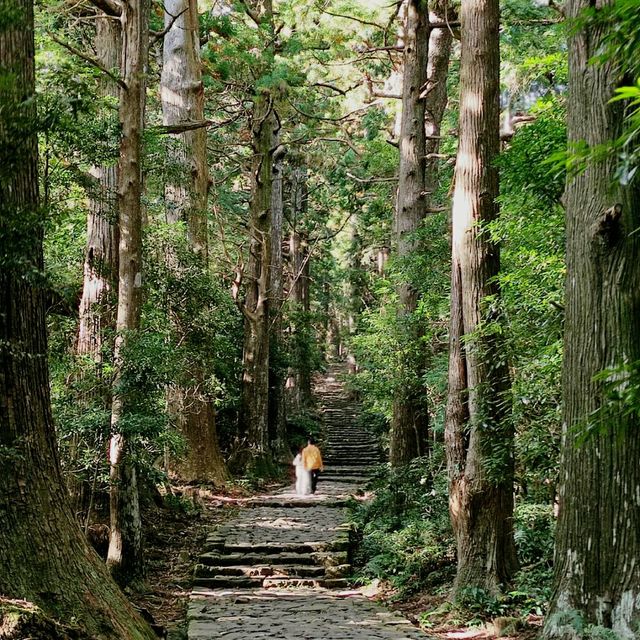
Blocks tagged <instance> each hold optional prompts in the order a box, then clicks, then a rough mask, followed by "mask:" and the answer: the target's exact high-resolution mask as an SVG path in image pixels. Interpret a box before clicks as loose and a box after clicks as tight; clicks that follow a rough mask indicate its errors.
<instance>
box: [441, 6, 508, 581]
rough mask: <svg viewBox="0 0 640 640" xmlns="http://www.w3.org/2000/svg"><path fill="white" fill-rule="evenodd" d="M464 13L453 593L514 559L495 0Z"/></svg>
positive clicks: (449, 433)
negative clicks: (502, 313) (502, 325)
mask: <svg viewBox="0 0 640 640" xmlns="http://www.w3.org/2000/svg"><path fill="white" fill-rule="evenodd" d="M461 19H462V53H461V66H460V144H459V148H458V158H457V162H456V172H455V181H456V188H455V193H454V200H453V239H452V292H451V305H452V309H451V325H450V341H451V344H450V360H449V384H450V397H449V404H448V407H447V415H446V421H445V438H446V443H447V463H448V469H449V486H450V491H449V496H450V497H449V506H450V511H451V520H452V524H453V528H454V531H455V534H456V539H457V546H458V571H457V576H456V583H455V591H456V593H457V592H459V591H460V590H461V589H463V588H465V587H480V588H483V589H486V590H488V591H491V592H496V591H497V590H498V589H499V588H500V586H501V585H505V584H508V582H509V580H510V579H511V576H512V574H513V572H514V570H515V569H516V567H517V559H516V554H515V547H514V542H513V526H512V518H513V427H512V424H511V422H510V419H509V397H508V393H509V378H508V368H507V363H506V358H505V354H504V347H503V346H502V342H501V340H500V337H499V336H500V332H499V331H498V330H496V327H495V326H492V325H495V324H496V323H499V322H500V317H499V295H500V292H499V290H498V288H497V285H496V282H495V277H496V275H497V274H498V271H499V266H500V260H499V252H498V247H497V246H495V245H494V244H493V243H491V242H490V240H489V239H488V238H487V235H486V233H483V229H482V227H483V226H484V225H485V224H486V223H487V222H490V221H491V220H493V219H494V218H495V217H496V215H497V213H498V211H497V204H496V201H495V199H496V197H497V195H498V173H497V169H496V167H495V158H496V156H497V154H498V150H499V142H500V141H499V67H500V55H499V44H498V27H499V7H498V0H466V1H465V2H463V4H462V10H461ZM465 385H466V388H465Z"/></svg>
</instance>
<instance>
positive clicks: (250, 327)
mask: <svg viewBox="0 0 640 640" xmlns="http://www.w3.org/2000/svg"><path fill="white" fill-rule="evenodd" d="M245 9H246V11H247V13H248V14H249V15H250V16H251V18H252V19H253V20H254V21H256V22H258V23H260V25H261V27H260V28H261V29H263V30H264V36H265V38H268V40H269V42H270V44H269V45H268V46H267V47H266V49H265V51H264V52H263V58H264V60H265V69H264V70H263V72H264V73H269V72H270V71H271V68H272V66H273V57H274V55H275V53H274V49H273V42H274V40H275V32H274V24H273V6H272V0H254V1H253V2H247V3H246V4H245ZM274 100H275V99H274V95H273V93H272V92H271V91H270V90H268V89H266V88H261V89H258V90H257V94H256V96H255V98H254V102H253V112H252V114H251V144H252V151H253V157H252V164H251V205H250V210H249V234H250V238H249V258H248V261H247V267H246V271H245V278H246V280H247V292H246V299H245V304H244V308H243V312H244V316H245V324H244V349H243V354H242V365H243V374H242V406H241V416H240V433H241V435H243V436H245V437H246V438H247V443H248V446H249V449H250V452H249V453H250V454H251V457H252V458H253V459H254V463H258V464H261V462H263V461H267V460H268V459H269V457H270V456H269V325H270V321H271V319H270V298H271V295H270V291H269V287H270V286H271V276H270V273H269V272H270V264H271V258H272V249H271V243H272V241H271V234H272V230H273V229H272V225H273V215H272V204H273V203H272V190H273V184H272V181H273V157H274V152H275V150H276V146H277V141H278V132H279V130H280V120H279V118H278V114H277V113H276V110H275V105H274Z"/></svg>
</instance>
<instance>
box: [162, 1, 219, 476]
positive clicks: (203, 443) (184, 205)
mask: <svg viewBox="0 0 640 640" xmlns="http://www.w3.org/2000/svg"><path fill="white" fill-rule="evenodd" d="M175 16H179V17H178V18H177V19H176V18H175ZM165 28H168V29H169V30H168V31H167V33H166V34H165V36H164V49H163V65H162V77H161V99H162V123H163V124H164V125H165V126H171V125H178V124H184V123H188V122H200V121H202V120H204V86H203V84H202V72H201V68H200V38H199V25H198V3H197V0H165ZM171 138H172V140H171V142H172V143H173V145H172V146H171V148H170V150H169V154H170V160H171V163H172V165H173V168H174V169H177V170H178V173H179V175H178V179H177V180H172V181H170V183H169V184H167V185H166V187H165V205H166V212H167V222H169V223H176V222H184V223H186V230H187V238H188V242H189V246H190V247H191V249H192V250H193V253H194V254H195V256H196V258H197V260H198V263H199V266H200V268H201V269H202V271H203V273H204V272H205V270H206V269H207V254H208V231H207V197H208V193H209V166H208V163H207V133H206V129H205V128H199V129H194V130H193V131H186V132H184V133H181V134H177V135H173V136H171ZM172 263H173V264H172V265H170V267H171V268H174V269H176V270H178V271H179V270H181V268H182V267H181V265H180V264H178V263H177V258H176V257H175V256H174V257H173V259H172ZM177 330H178V333H179V335H180V336H181V339H187V340H188V339H189V335H188V329H181V328H180V327H177ZM191 374H192V376H193V379H194V381H193V387H192V388H188V389H187V388H177V389H174V390H172V392H171V393H170V395H169V411H170V413H171V414H172V415H173V416H174V418H175V420H176V421H177V423H178V426H179V429H180V432H181V433H182V435H183V437H184V439H185V441H186V444H187V452H186V454H185V456H184V458H182V459H181V460H178V461H175V462H174V464H173V467H174V470H175V471H176V472H177V474H178V475H179V476H180V477H181V478H182V479H183V480H185V481H188V482H194V481H207V482H214V483H217V484H222V483H224V482H225V481H226V480H228V479H229V473H228V471H227V468H226V464H225V461H224V458H223V457H222V452H221V451H220V444H219V441H218V434H217V431H216V418H215V406H214V399H213V398H210V397H207V396H206V395H205V394H203V393H202V392H200V391H199V389H200V388H202V387H203V386H204V381H205V377H206V371H205V370H204V368H203V367H202V366H200V365H194V368H193V370H192V372H191Z"/></svg>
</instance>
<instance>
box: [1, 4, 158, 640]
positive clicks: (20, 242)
mask: <svg viewBox="0 0 640 640" xmlns="http://www.w3.org/2000/svg"><path fill="white" fill-rule="evenodd" d="M14 6H15V9H16V10H15V11H12V13H11V20H10V21H7V20H2V21H1V22H0V60H2V66H3V73H5V74H7V71H10V74H11V75H8V74H7V75H5V76H4V77H3V81H2V83H1V84H0V157H3V158H7V157H11V158H12V160H13V161H12V163H11V164H5V165H4V166H3V175H2V180H0V218H1V219H2V221H3V224H2V227H1V229H0V264H2V268H1V269H0V308H1V309H2V313H0V505H2V507H1V508H0V531H2V535H1V536H0V566H2V571H1V572H0V593H1V594H2V595H3V596H4V597H5V598H12V599H24V600H28V601H31V602H34V603H35V604H37V605H38V606H40V607H41V608H42V610H43V611H44V612H45V613H46V614H47V615H49V616H52V617H54V618H57V619H59V620H61V621H63V622H68V621H69V620H72V619H75V621H76V623H77V624H78V625H79V626H80V627H81V628H82V629H84V630H85V631H86V633H87V634H88V635H89V636H91V637H92V638H98V639H107V638H108V639H114V640H115V639H122V638H124V639H134V638H135V639H149V640H151V638H153V637H154V635H153V633H152V632H151V630H150V629H149V628H148V627H147V626H146V624H145V623H144V622H143V621H142V620H141V619H140V618H139V617H138V616H137V614H136V613H135V612H134V611H133V609H132V608H131V606H130V605H129V603H128V602H127V601H126V599H125V598H124V596H123V595H122V593H121V592H120V590H119V589H118V588H117V587H116V585H115V584H114V583H113V581H112V580H111V579H110V578H109V575H108V573H107V571H106V569H105V567H104V565H103V564H102V563H101V561H100V559H99V558H98V556H97V555H96V554H95V553H94V552H93V550H91V549H90V548H89V546H88V544H87V542H86V541H85V539H84V536H83V535H82V533H81V531H80V529H79V527H78V524H77V522H76V521H75V518H74V517H73V514H72V512H71V508H70V505H69V499H68V496H67V493H66V489H65V487H64V482H63V479H62V473H61V470H60V464H59V460H58V454H57V450H56V439H55V433H54V426H53V420H52V416H51V403H50V397H49V376H48V369H47V344H46V324H45V308H44V291H43V286H44V282H43V280H42V279H41V274H42V270H43V267H44V265H43V253H42V232H43V229H42V223H41V220H42V214H41V212H40V211H39V210H38V175H37V171H38V158H37V136H36V130H37V128H36V114H35V104H34V100H33V97H34V93H35V86H34V85H35V81H34V76H35V70H34V40H33V4H32V2H30V1H29V0H15V2H14V3H13V5H12V8H13V7H14ZM3 17H6V16H3Z"/></svg>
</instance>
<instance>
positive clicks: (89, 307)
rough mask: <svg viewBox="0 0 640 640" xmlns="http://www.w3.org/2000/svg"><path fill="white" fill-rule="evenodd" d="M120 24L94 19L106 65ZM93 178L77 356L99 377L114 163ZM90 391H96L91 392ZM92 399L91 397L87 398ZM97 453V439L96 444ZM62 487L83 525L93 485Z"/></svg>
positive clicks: (109, 287) (112, 289)
mask: <svg viewBox="0 0 640 640" xmlns="http://www.w3.org/2000/svg"><path fill="white" fill-rule="evenodd" d="M121 40H122V39H121V34H120V25H119V24H118V23H117V22H116V21H114V20H112V19H111V18H110V17H108V16H106V15H104V14H100V15H99V16H98V17H97V19H96V36H95V48H96V58H97V59H98V60H99V61H100V62H101V63H102V65H103V66H104V67H105V68H106V69H119V68H120V55H121V48H122V42H121ZM100 90H101V93H102V94H103V95H106V96H113V97H115V98H118V97H119V87H118V85H117V84H116V83H115V82H114V81H113V80H112V79H111V78H109V77H107V76H103V78H102V79H101V87H100ZM89 173H90V174H91V176H92V177H93V179H94V181H93V183H92V186H91V189H90V191H89V211H88V213H87V245H86V250H85V260H84V275H83V286H82V298H81V299H80V308H79V314H78V315H79V326H78V338H77V341H76V354H77V355H79V356H82V357H87V358H91V360H92V361H93V362H94V363H95V369H96V375H97V376H98V377H99V378H100V379H102V377H103V375H102V374H103V355H104V352H105V350H106V349H107V348H108V344H105V334H106V332H107V331H109V330H113V329H114V328H115V309H116V304H117V290H118V242H119V237H118V209H117V167H116V164H115V163H113V164H111V165H108V164H105V165H102V166H99V165H95V166H93V167H91V169H90V172H89ZM107 387H108V382H107V381H105V384H104V386H102V387H101V389H100V392H99V393H100V395H101V398H100V401H101V402H104V408H105V409H107V408H108V407H110V406H111V394H110V393H109V392H108V391H106V388H107ZM94 393H95V392H94ZM88 400H94V398H90V399H89V398H88ZM79 440H80V439H79V437H78V436H73V439H72V443H71V446H70V451H69V454H70V456H69V457H70V460H69V468H73V467H74V466H75V465H74V460H76V459H77V455H78V447H79ZM97 444H98V447H99V449H100V455H102V450H103V448H104V447H103V446H100V445H101V444H102V443H97ZM66 479H67V486H68V488H69V493H70V494H71V499H72V504H73V507H74V511H75V512H76V513H82V512H87V513H86V517H85V527H86V526H87V525H88V524H89V518H90V517H91V514H90V513H89V512H88V511H89V510H90V504H91V502H92V497H91V494H92V488H91V486H90V484H89V483H88V482H87V481H86V480H85V479H83V478H81V477H76V476H74V475H73V474H71V473H67V477H66Z"/></svg>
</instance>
